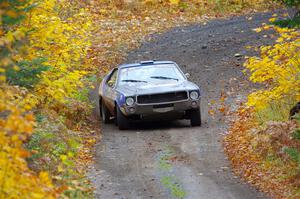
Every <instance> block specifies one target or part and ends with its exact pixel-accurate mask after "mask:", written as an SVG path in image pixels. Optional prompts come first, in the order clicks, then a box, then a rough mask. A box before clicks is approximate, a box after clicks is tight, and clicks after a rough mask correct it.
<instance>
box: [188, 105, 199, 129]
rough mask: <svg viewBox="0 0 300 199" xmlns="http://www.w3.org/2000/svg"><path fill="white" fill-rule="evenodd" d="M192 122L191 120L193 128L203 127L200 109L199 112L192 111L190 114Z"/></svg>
mask: <svg viewBox="0 0 300 199" xmlns="http://www.w3.org/2000/svg"><path fill="white" fill-rule="evenodd" d="M190 114H191V115H190V116H191V118H190V120H191V126H201V112H200V109H197V110H191V112H190Z"/></svg>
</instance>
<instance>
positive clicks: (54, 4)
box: [22, 0, 92, 104]
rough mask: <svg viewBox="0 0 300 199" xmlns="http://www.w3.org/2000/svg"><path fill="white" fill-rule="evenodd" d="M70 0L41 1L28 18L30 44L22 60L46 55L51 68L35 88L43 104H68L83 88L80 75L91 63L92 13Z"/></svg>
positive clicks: (26, 23) (42, 75)
mask: <svg viewBox="0 0 300 199" xmlns="http://www.w3.org/2000/svg"><path fill="white" fill-rule="evenodd" d="M73 8H74V6H72V5H71V2H70V1H57V0H47V1H40V2H39V4H38V6H37V7H36V8H35V9H33V10H32V11H30V12H29V13H28V14H27V15H28V16H27V19H26V20H25V22H24V24H25V28H27V30H28V31H29V30H32V31H30V32H29V34H28V40H29V41H30V45H28V46H24V49H23V51H24V52H26V54H25V56H23V57H22V59H24V57H25V59H28V60H32V59H34V58H36V57H46V58H48V60H47V62H45V63H44V64H46V65H49V66H51V68H52V69H51V70H50V71H46V72H44V73H42V74H41V81H40V83H39V84H38V85H37V86H36V87H35V95H36V96H37V99H39V101H40V103H42V104H44V103H46V104H48V103H57V102H58V103H65V102H66V100H67V99H68V98H70V97H72V95H73V93H74V92H76V91H78V89H80V87H82V86H83V85H82V82H81V81H80V80H81V78H82V77H83V76H84V75H86V74H87V73H86V72H84V71H86V70H88V69H89V67H90V63H89V61H88V60H87V59H86V56H87V53H88V48H89V46H90V34H91V33H90V32H91V28H92V22H91V16H90V15H89V13H88V11H87V10H86V9H83V8H81V9H79V8H78V9H75V8H74V9H73Z"/></svg>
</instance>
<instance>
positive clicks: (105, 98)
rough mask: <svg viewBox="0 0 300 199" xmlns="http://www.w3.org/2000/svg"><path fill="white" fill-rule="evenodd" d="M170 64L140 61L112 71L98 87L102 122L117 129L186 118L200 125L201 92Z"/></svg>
mask: <svg viewBox="0 0 300 199" xmlns="http://www.w3.org/2000/svg"><path fill="white" fill-rule="evenodd" d="M188 76H189V74H184V73H183V72H182V71H181V70H180V68H179V66H178V65H177V64H176V63H175V62H172V61H142V62H140V63H134V64H123V65H120V66H118V67H116V68H114V69H112V70H111V71H110V72H109V73H108V74H107V75H106V76H105V77H104V78H103V80H102V82H101V84H100V86H99V108H100V116H101V119H102V121H103V123H109V122H110V121H111V120H112V119H113V118H114V120H115V123H116V125H118V127H119V129H120V130H124V129H128V128H129V126H130V124H131V123H132V122H134V121H139V120H147V121H158V120H159V121H161V120H176V119H189V120H190V123H191V126H200V125H201V112H200V101H201V95H200V89H199V87H198V86H197V85H196V84H195V83H193V82H190V81H189V80H188Z"/></svg>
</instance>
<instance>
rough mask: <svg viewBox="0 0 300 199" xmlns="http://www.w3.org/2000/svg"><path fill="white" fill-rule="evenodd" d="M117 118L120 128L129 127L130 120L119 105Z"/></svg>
mask: <svg viewBox="0 0 300 199" xmlns="http://www.w3.org/2000/svg"><path fill="white" fill-rule="evenodd" d="M116 115H117V118H116V120H117V121H116V122H117V125H118V127H119V129H120V130H126V129H128V128H129V122H128V119H127V118H126V117H125V116H124V115H123V113H122V112H121V110H120V108H119V107H117V114H116Z"/></svg>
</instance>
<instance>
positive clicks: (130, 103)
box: [126, 97, 134, 106]
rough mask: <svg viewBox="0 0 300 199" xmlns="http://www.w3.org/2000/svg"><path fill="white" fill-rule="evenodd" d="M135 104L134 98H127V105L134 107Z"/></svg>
mask: <svg viewBox="0 0 300 199" xmlns="http://www.w3.org/2000/svg"><path fill="white" fill-rule="evenodd" d="M133 104H134V99H133V98H132V97H127V98H126V105H127V106H132V105H133Z"/></svg>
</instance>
